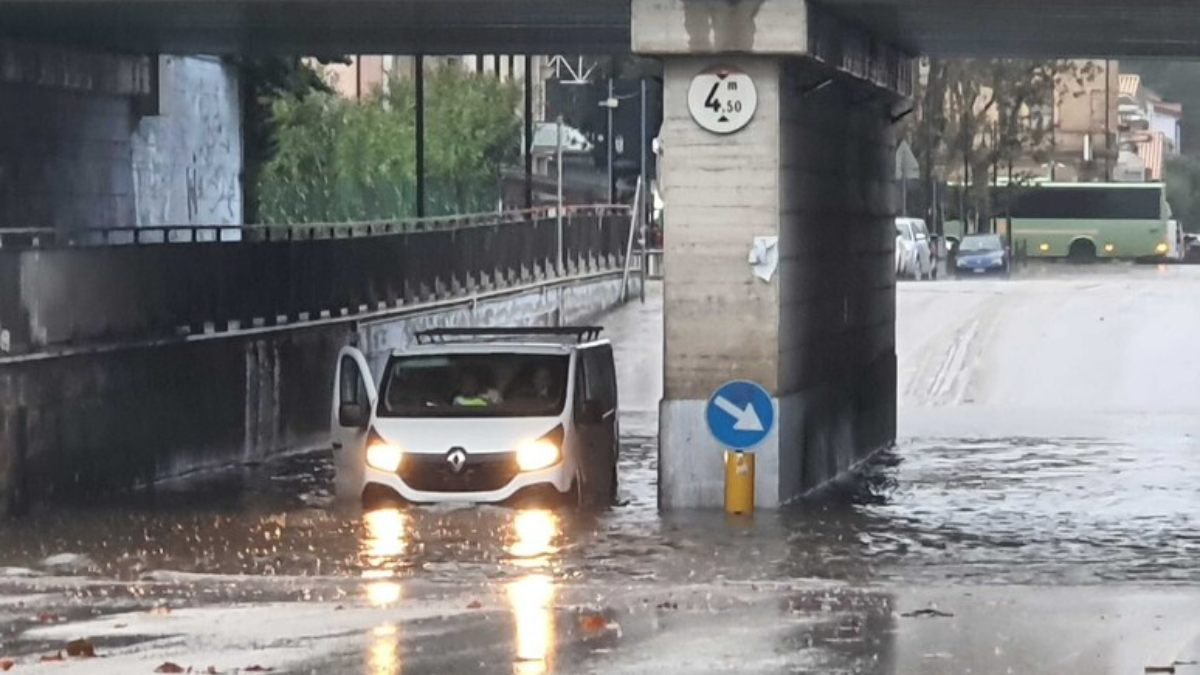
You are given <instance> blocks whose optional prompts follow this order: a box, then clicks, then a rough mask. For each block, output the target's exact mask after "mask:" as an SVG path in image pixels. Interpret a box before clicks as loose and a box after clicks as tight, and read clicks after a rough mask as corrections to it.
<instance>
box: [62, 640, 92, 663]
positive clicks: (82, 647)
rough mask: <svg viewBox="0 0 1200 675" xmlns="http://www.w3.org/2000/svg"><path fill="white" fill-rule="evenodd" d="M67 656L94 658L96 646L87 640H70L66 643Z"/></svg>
mask: <svg viewBox="0 0 1200 675" xmlns="http://www.w3.org/2000/svg"><path fill="white" fill-rule="evenodd" d="M67 656H76V657H79V658H83V659H90V658H93V657H95V656H96V646H95V645H93V644H92V643H91V642H88V641H87V640H71V641H70V642H68V643H67Z"/></svg>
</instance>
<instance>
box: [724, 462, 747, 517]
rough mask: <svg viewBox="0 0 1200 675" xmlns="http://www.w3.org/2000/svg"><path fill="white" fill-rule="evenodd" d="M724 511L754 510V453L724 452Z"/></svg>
mask: <svg viewBox="0 0 1200 675" xmlns="http://www.w3.org/2000/svg"><path fill="white" fill-rule="evenodd" d="M725 512H726V513H753V512H754V453H750V452H742V451H740V450H738V451H736V452H731V451H726V452H725Z"/></svg>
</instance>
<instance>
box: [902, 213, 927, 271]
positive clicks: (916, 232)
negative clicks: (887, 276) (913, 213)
mask: <svg viewBox="0 0 1200 675" xmlns="http://www.w3.org/2000/svg"><path fill="white" fill-rule="evenodd" d="M896 277H897V278H901V277H910V278H912V279H933V278H936V277H937V268H936V266H935V265H934V256H933V251H932V249H931V248H930V242H929V230H928V229H927V228H926V227H925V221H924V220H921V219H920V218H897V219H896Z"/></svg>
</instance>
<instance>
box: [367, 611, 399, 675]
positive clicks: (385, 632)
mask: <svg viewBox="0 0 1200 675" xmlns="http://www.w3.org/2000/svg"><path fill="white" fill-rule="evenodd" d="M398 633H399V631H398V630H397V628H396V624H393V623H384V624H380V625H378V626H376V627H375V630H373V631H371V650H370V652H369V653H368V654H367V673H368V674H369V675H400V640H399V638H398Z"/></svg>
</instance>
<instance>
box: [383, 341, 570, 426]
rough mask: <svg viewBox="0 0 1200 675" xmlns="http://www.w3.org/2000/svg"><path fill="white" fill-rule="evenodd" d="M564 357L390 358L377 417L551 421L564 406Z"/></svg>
mask: <svg viewBox="0 0 1200 675" xmlns="http://www.w3.org/2000/svg"><path fill="white" fill-rule="evenodd" d="M569 364H570V357H568V356H566V355H554V354H518V353H489V354H447V355H442V356H411V357H405V356H401V357H395V358H393V359H392V360H391V361H390V362H389V363H388V367H387V372H386V373H385V375H384V379H383V391H382V396H381V397H380V400H379V416H380V417H553V416H557V415H559V414H561V413H562V410H563V404H564V403H565V402H566V391H567V369H568V366H569Z"/></svg>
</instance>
